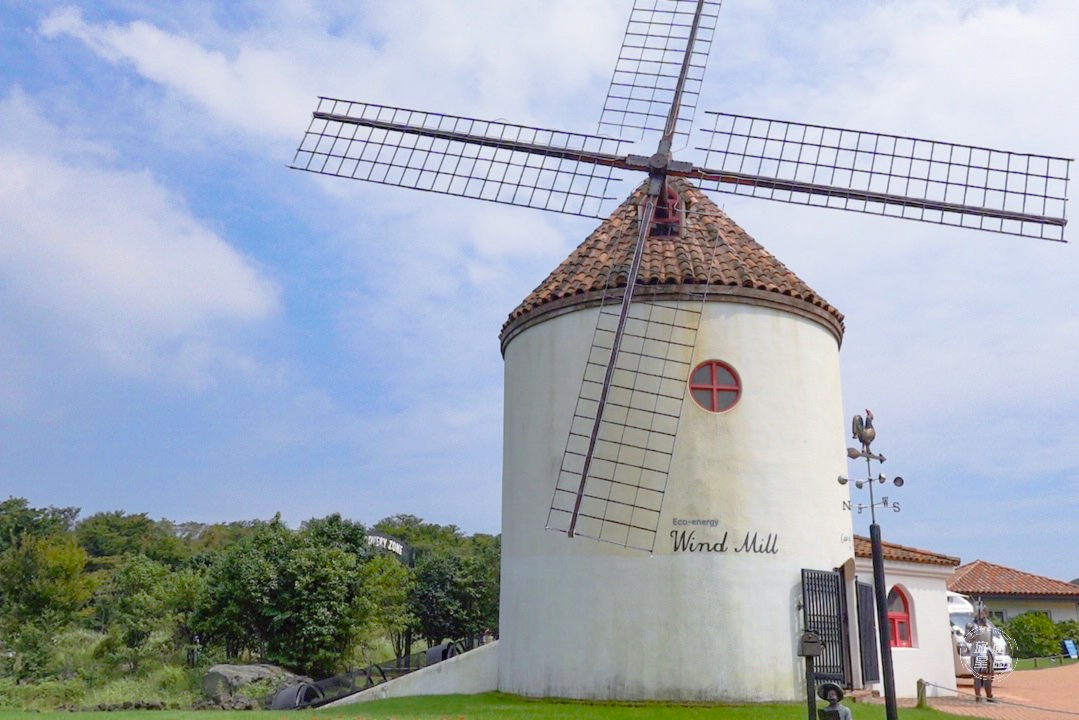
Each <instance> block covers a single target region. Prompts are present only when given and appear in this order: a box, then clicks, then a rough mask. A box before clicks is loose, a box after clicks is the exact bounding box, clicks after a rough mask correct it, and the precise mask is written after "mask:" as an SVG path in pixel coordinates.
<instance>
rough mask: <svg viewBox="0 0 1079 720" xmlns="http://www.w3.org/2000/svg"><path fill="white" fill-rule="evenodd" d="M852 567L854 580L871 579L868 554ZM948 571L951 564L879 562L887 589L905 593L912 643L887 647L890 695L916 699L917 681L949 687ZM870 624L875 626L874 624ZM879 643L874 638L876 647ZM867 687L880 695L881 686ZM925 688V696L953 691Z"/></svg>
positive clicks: (952, 687) (951, 645)
mask: <svg viewBox="0 0 1079 720" xmlns="http://www.w3.org/2000/svg"><path fill="white" fill-rule="evenodd" d="M855 568H856V570H857V572H858V579H859V580H861V581H862V582H867V583H872V582H873V563H872V561H871V560H870V559H869V558H857V560H856V561H855ZM954 572H955V568H953V567H945V566H940V565H924V564H920V563H900V562H892V561H889V560H885V561H884V578H885V581H886V583H887V588H888V591H889V592H891V590H892V588H893V587H895V586H896V585H899V586H900V587H901V588H902V589H903V590H904V591H905V592H906V594H907V599H908V600H909V602H910V605H911V607H910V611H911V621H910V622H911V626H912V627H911V634H912V637H913V642H914V645H913V647H909V648H901V647H897V648H892V666H893V669H894V671H895V693H896V697H901V698H913V697H917V696H918V692H917V690H918V680H919V679H922V680H926V681H928V682H931V683H934V684H936V685H940V686H942V687H944V688H947V689H949V690H955V687H956V686H955V664H954V661H953V659H952V655H953V654H954V653H955V644H954V642H953V640H952V632H951V622H950V621H949V619H948V597H947V596H948V587H947V583H948V579H949V578H951V576H952V574H953V573H954ZM874 617H875V616H874ZM873 624H874V626H876V622H874V623H873ZM879 643H880V641H879V640H878V645H879ZM878 651H879V647H878ZM855 652H857V644H855ZM856 662H857V661H856ZM870 687H872V688H873V689H875V690H878V691H880V692H881V694H883V685H881V684H880V683H875V684H873V685H871V686H870ZM926 692H927V694H928V695H930V696H937V695H940V696H943V697H954V696H955V693H954V692H947V691H944V690H939V689H937V688H933V687H930V688H928V689H927V690H926Z"/></svg>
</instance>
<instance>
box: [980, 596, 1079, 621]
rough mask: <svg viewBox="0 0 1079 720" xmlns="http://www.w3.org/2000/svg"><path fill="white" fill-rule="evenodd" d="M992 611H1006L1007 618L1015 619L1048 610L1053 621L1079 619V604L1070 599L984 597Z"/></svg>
mask: <svg viewBox="0 0 1079 720" xmlns="http://www.w3.org/2000/svg"><path fill="white" fill-rule="evenodd" d="M984 600H985V604H986V606H987V607H988V608H989V609H990V610H991V611H994V612H995V611H1000V612H1003V613H1004V619H1005V620H1013V619H1015V618H1017V617H1019V616H1020V615H1022V614H1023V613H1025V612H1047V613H1049V619H1050V620H1052V621H1053V622H1061V621H1063V620H1079V604H1076V603H1075V601H1068V600H1063V601H1062V600H1033V599H1032V600H1012V599H1008V600H1002V599H997V598H991V597H986V598H984Z"/></svg>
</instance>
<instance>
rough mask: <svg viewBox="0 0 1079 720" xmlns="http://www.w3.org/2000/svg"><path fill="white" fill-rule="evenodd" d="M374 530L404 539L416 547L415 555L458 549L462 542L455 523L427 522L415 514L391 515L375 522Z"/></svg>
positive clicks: (461, 536)
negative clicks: (439, 523)
mask: <svg viewBox="0 0 1079 720" xmlns="http://www.w3.org/2000/svg"><path fill="white" fill-rule="evenodd" d="M375 530H378V531H379V532H381V533H385V534H387V535H392V536H393V537H395V538H397V539H399V540H404V541H405V542H406V543H408V544H409V545H411V546H412V547H413V548H415V549H416V552H417V555H422V554H423V553H425V552H428V551H435V550H446V551H448V550H459V549H460V548H461V547H462V545H463V544H464V533H462V532H461V529H460V528H458V527H457V526H456V525H438V524H436V523H428V522H424V521H423V519H422V518H418V517H416V516H415V515H407V514H401V515H391V516H390V517H387V518H383V519H382V520H379V521H378V522H377V523H375ZM417 559H418V558H417Z"/></svg>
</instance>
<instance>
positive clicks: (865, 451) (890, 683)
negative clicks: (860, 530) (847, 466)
mask: <svg viewBox="0 0 1079 720" xmlns="http://www.w3.org/2000/svg"><path fill="white" fill-rule="evenodd" d="M866 416H867V419H866V420H865V421H863V420H862V416H861V415H855V416H854V422H853V431H854V433H853V434H854V437H855V438H856V439H857V440H860V441H861V443H862V449H861V450H859V449H858V448H847V457H848V458H850V459H852V460H857V459H859V458H865V466H866V479H865V480H854V481H853V482H854V486H855V487H856V488H858V489H859V490H860V489H862V487H864V486H865V485H869V503H868V505H867V504H864V503H858V504H850V508H851V509H857V510H858V512H859V514H860V513H861V512H862V511H863V510H865V509H866V508H868V509H869V513H870V519H871V523H870V525H869V541H870V544H871V545H872V547H873V591H874V596H875V597H876V605H877V629H878V632H879V636H880V665H881V675H882V680H883V682H884V708H885V713H886V715H887V719H888V720H898V718H899V711H898V709H897V708H896V702H895V674H894V672H893V670H892V637H891V631H890V626H889V623H888V592H887V586H886V585H885V582H884V547H883V545H882V544H881V539H880V525H878V524H877V508H878V507H893V509H894V510H896V511H898V505H894V506H893V505H892V504H891V503H889V500H888V498H887V496H885V497H884V498H883V499H882V500H881V501H880V502H877V500H876V498H875V497H874V493H873V486H874V485H875V484H876V483H878V482H879V483H882V484H883V483H886V482H889V480H888V478H886V477H885V476H884V473H878V475H877V477H876V478H874V477H873V462H874V461H875V462H879V463H882V464H883V463H884V461H885V457H884V456H883V455H881V454H878V453H873V452H871V451H870V449H869V446H870V445H871V444H872V442H873V440H874V439H876V430H875V429H874V428H873V413H872V412H870V411H869V410H866ZM848 482H850V480H848V479H847V478H846V477H845V476H843V475H840V476H839V484H840V485H846V484H847V483H848ZM903 482H904V481H903V478H901V477H896V478H895V479H894V480H892V481H891V483H892V484H893V485H894V486H895V487H897V488H899V487H903Z"/></svg>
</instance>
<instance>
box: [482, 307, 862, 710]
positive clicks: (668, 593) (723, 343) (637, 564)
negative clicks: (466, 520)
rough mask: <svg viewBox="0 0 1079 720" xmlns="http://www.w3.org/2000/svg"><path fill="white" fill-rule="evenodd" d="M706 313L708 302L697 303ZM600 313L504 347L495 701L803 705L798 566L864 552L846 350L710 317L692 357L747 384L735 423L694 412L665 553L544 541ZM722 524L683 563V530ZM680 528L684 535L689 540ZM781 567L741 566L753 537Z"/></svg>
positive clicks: (763, 562) (758, 558)
mask: <svg viewBox="0 0 1079 720" xmlns="http://www.w3.org/2000/svg"><path fill="white" fill-rule="evenodd" d="M697 306H698V307H699V304H698V305H697ZM595 322H596V310H594V309H589V310H581V311H577V312H571V313H569V314H565V315H561V316H558V317H555V318H553V319H550V320H547V321H545V322H543V323H540V324H538V325H536V326H533V327H531V328H528V329H526V330H524V331H523V332H522V333H521V334H520V335H518V336H516V337H515V338H513V340H512V341H511V342H510V344H509V345H508V347H507V348H506V353H505V359H506V374H505V383H506V385H505V443H504V467H503V493H502V533H503V536H502V583H501V587H502V598H501V616H500V638H501V639H500V644H501V649H500V651H499V689H500V690H501V691H503V692H510V693H516V694H522V695H529V696H555V697H575V698H600V699H606V698H612V699H670V700H730V701H766V700H792V701H794V700H799V699H801V698H803V697H804V690H803V687H804V680H803V678H804V671H803V665H802V660H801V659H800V658H798V657H796V655H795V643H796V640H797V637H798V635H799V632H800V630H801V613H800V610H799V609H798V604H799V601H800V597H801V576H800V571H801V569H802V568H812V569H821V570H831V569H833V568H834V567H837V566H839V565H842V564H843V563H844V562H845V561H846V560H848V559H849V558H851V557H852V556H853V548H852V545H851V518H850V514H849V512H847V511H845V510H844V509H843V506H842V503H843V500H845V499H848V497H849V493H848V491H847V489H846V488H844V487H842V486H840V485H839V484H838V483H837V482H836V477H837V476H838V475H840V474H841V473H844V472H845V471H846V456H845V446H844V444H843V443H844V437H845V434H846V433H845V430H846V424H845V422H844V419H843V415H842V402H841V397H840V378H839V355H838V347H837V343H836V340H835V338H834V336H833V335H832V334H831V332H830V331H828V330H826V329H825V328H824V327H822V326H821V325H818V324H817V323H816V322H814V321H811V320H808V319H804V318H800V317H796V316H793V315H790V314H787V313H785V312H782V311H780V310H777V309H771V308H763V307H753V306H748V305H743V304H736V303H732V302H716V303H709V304H708V306H707V308H706V312H705V316H704V320H703V324H702V327H701V331H700V333H699V339H698V346H697V349H696V353H695V356H694V360H693V362H694V364H696V363H698V362H701V361H703V360H707V359H716V360H722V361H725V362H728V363H730V364H731V365H733V366H734V368H735V369H736V370H737V371H738V373H739V374H740V375H741V379H742V384H743V393H742V398H741V401H740V402H739V404H738V405H737V406H736V407H735V408H734V409H732V410H731V411H729V412H727V413H724V414H713V413H709V412H706V411H704V410H702V409H701V408H699V407H698V406H697V405H696V404H695V403H694V402H693V401H692V400H691V399H690V398H689V397H688V392H687V397H686V400H685V404H684V406H683V412H682V420H681V425H680V426H679V439H678V444H677V446H676V448H675V456H674V460H673V465H672V470H671V474H670V478H669V481H668V486H667V491H666V497H665V501H664V505H663V511H662V514H661V516H660V526H659V527H660V534H659V543H658V545H657V547H656V550H655V553H654V555H651V556H650V555H649V554H647V553H644V552H640V551H636V550H626V549H623V548H621V547H618V546H614V545H610V544H601V543H597V542H594V541H592V540H589V539H584V538H580V537H578V538H574V539H569V538H567V537H566V536H565V535H564V534H562V533H559V532H554V531H546V532H545V530H544V527H545V524H546V521H547V514H548V509H549V508H550V505H551V499H552V495H553V492H554V484H555V480H556V477H557V474H558V468H559V465H560V461H561V457H562V452H563V449H564V448H565V444H566V438H567V433H568V430H569V423H570V419H571V416H572V413H573V408H574V405H575V403H576V398H577V393H578V391H579V389H580V383H581V377H582V373H583V371H584V363H585V358H586V355H587V352H588V348H589V345H590V343H591V339H592V334H593V328H594V325H595ZM675 518H678V519H714V520H717V521H718V523H719V524H718V526H717V527H715V528H709V527H696V528H692V527H691V528H690V529H694V530H695V532H696V535H695V539H696V540H698V541H706V542H719V541H720V540H721V539H722V537H723V533H728V545H727V550H726V551H725V552H718V553H686V552H674V551H673V547H672V544H673V543H672V539H671V537H670V533H671V532H672V531H674V530H675V528H676V526H675V525H674V519H675ZM683 527H684V526H683ZM747 532H748V533H753V532H756V533H758V534H759V535H760V536H761V537H762V538H763V537H764V536H767V535H768V534H769V533H773V534H777V535H778V541H777V550H778V552H777V553H775V554H746V553H736V552H734V551H733V547H734V546H735V545H737V544H740V543H741V541H742V539H743V538H744V537H745V534H746V533H747Z"/></svg>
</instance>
